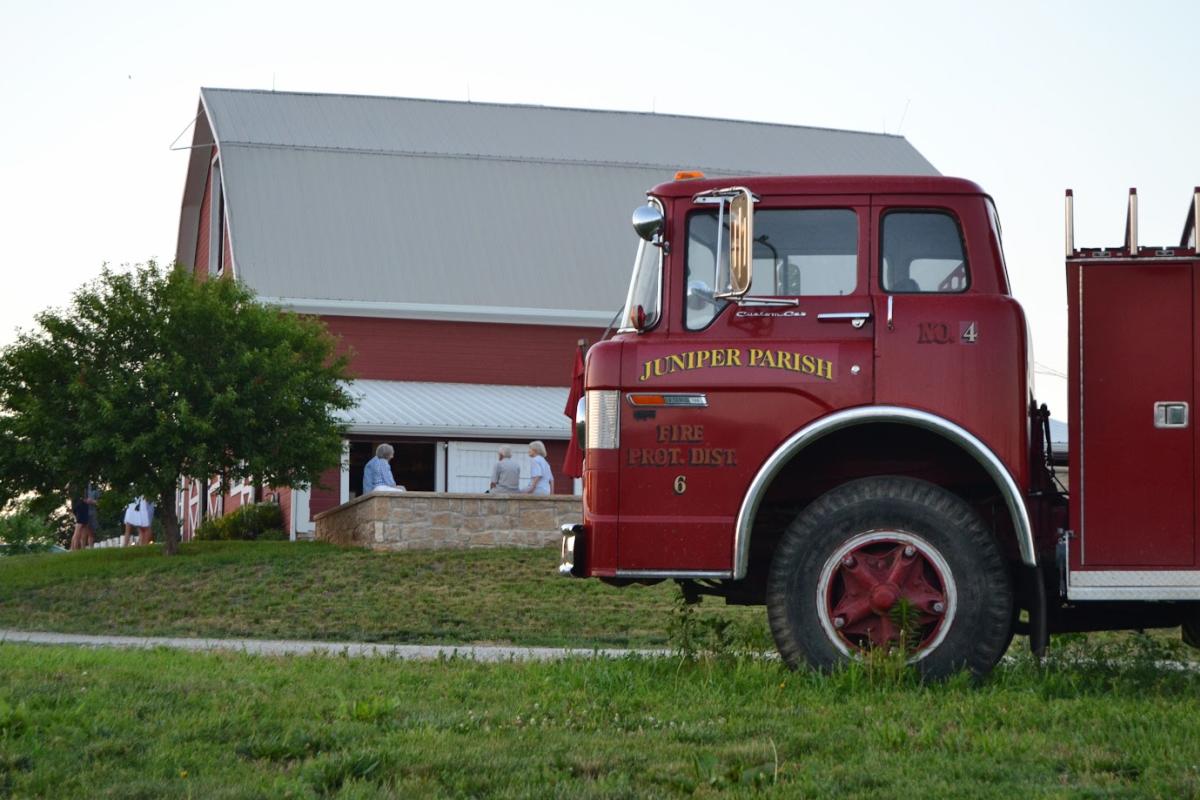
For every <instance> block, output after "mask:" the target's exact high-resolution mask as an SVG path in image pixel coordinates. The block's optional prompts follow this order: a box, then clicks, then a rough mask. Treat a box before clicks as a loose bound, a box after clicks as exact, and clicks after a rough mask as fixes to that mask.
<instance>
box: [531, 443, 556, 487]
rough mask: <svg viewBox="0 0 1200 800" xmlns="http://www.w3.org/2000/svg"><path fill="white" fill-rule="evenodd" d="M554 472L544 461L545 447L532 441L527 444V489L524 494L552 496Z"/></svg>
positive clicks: (548, 463)
mask: <svg viewBox="0 0 1200 800" xmlns="http://www.w3.org/2000/svg"><path fill="white" fill-rule="evenodd" d="M553 492H554V472H553V471H551V469H550V462H548V461H546V445H544V444H542V443H541V442H538V441H534V442H530V443H529V488H528V489H526V490H525V493H526V494H552V493H553Z"/></svg>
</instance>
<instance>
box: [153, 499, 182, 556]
mask: <svg viewBox="0 0 1200 800" xmlns="http://www.w3.org/2000/svg"><path fill="white" fill-rule="evenodd" d="M158 507H159V508H160V509H161V510H162V522H163V555H164V556H173V555H176V554H178V553H179V515H178V514H176V513H175V486H174V485H172V486H171V488H170V489H164V490H163V493H162V495H161V496H160V497H159V503H158Z"/></svg>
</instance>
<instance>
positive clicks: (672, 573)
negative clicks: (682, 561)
mask: <svg viewBox="0 0 1200 800" xmlns="http://www.w3.org/2000/svg"><path fill="white" fill-rule="evenodd" d="M617 577H618V578H685V579H686V578H692V579H702V578H732V577H733V573H731V572H730V571H729V570H707V569H619V570H617Z"/></svg>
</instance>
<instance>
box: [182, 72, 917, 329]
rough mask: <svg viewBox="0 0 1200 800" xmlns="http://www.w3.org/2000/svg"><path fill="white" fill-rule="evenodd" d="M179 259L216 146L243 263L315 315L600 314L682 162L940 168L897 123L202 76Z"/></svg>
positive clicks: (833, 169)
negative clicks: (870, 124) (256, 85)
mask: <svg viewBox="0 0 1200 800" xmlns="http://www.w3.org/2000/svg"><path fill="white" fill-rule="evenodd" d="M200 99H201V112H202V113H201V114H200V117H199V118H198V119H197V123H196V129H195V133H194V139H193V145H199V146H198V147H194V149H193V150H192V159H191V163H190V164H189V173H188V182H187V186H186V187H185V193H184V202H183V213H182V215H181V220H180V236H179V245H178V252H177V258H178V259H179V261H180V262H181V263H184V264H190V263H191V261H192V260H193V259H194V253H195V245H196V228H197V226H198V219H199V206H200V203H201V196H202V194H203V187H204V177H205V175H206V174H207V171H208V163H209V158H210V156H211V149H210V148H209V147H205V146H204V145H208V144H210V143H214V142H215V143H216V144H217V145H218V148H219V153H220V159H221V169H222V176H223V185H224V191H225V201H226V208H227V213H228V215H229V234H230V240H231V242H232V245H233V254H234V270H235V273H236V274H237V275H238V277H240V278H241V279H242V280H244V281H245V282H246V283H247V284H248V285H249V286H250V287H251V288H252V289H254V290H255V291H256V292H257V293H258V294H259V295H260V296H263V297H264V298H267V299H275V300H278V301H280V302H282V303H284V304H285V305H290V306H293V307H295V308H297V309H299V310H305V311H311V312H316V313H343V314H355V315H379V316H403V317H417V318H421V317H426V318H439V319H496V320H505V321H526V322H544V323H563V324H594V325H603V324H605V323H606V322H607V321H608V319H609V318H610V317H611V316H612V314H613V313H614V311H615V310H616V309H617V307H618V306H619V305H620V304H621V302H622V300H623V299H624V293H625V287H626V282H627V280H628V275H629V271H630V268H631V263H632V258H633V254H634V249H635V245H636V240H635V239H634V236H633V234H632V231H631V230H630V228H629V222H628V219H629V212H630V211H632V209H633V208H634V207H635V206H636V205H638V204H640V203H642V202H644V193H645V191H646V189H648V188H650V187H651V186H653V185H654V184H656V183H660V182H662V181H664V180H669V179H670V178H671V176H672V175H673V173H674V172H675V170H677V169H702V170H704V171H705V172H707V173H708V174H710V175H737V174H743V175H745V174H921V175H936V174H938V173H937V171H936V170H935V169H934V168H933V166H932V165H931V164H930V163H929V162H928V161H927V160H925V158H924V157H923V156H921V154H920V153H918V152H917V151H916V149H915V148H913V147H912V145H910V144H909V143H908V142H907V140H905V139H904V138H902V137H899V136H890V135H884V134H875V133H859V132H852V131H838V130H829V129H822V128H806V127H796V126H788V125H775V124H765V123H754V122H737V121H730V120H718V119H703V118H696V117H682V116H674V115H664V114H646V113H630V112H615V111H586V110H578V109H563V108H546V107H540V106H515V105H496V104H488V103H461V102H447V101H434V100H413V99H403V98H388V97H361V96H347V95H317V94H293V93H282V92H280V93H276V92H264V91H240V90H228V89H202V90H201V98H200Z"/></svg>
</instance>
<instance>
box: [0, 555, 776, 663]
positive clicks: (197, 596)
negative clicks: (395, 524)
mask: <svg viewBox="0 0 1200 800" xmlns="http://www.w3.org/2000/svg"><path fill="white" fill-rule="evenodd" d="M557 564H558V551H557V549H544V550H528V549H526V550H517V549H504V550H473V551H461V550H459V551H448V550H443V551H436V552H435V551H422V552H409V553H374V552H369V551H366V550H349V549H341V548H338V547H334V546H331V545H325V544H319V543H291V542H200V543H194V544H187V545H184V546H183V550H182V554H181V555H180V556H178V557H176V558H164V557H163V556H162V554H161V552H160V551H159V549H158V548H157V547H152V548H129V549H124V550H122V549H102V550H90V551H84V552H79V553H65V554H54V555H37V556H17V557H9V558H0V627H6V628H18V629H23V630H46V631H58V632H62V633H108V634H133V635H144V636H166V635H172V636H213V637H218V636H243V637H252V638H280V639H329V640H335V641H371V642H414V643H422V642H425V643H438V642H445V643H463V642H511V643H514V644H522V645H577V646H582V647H593V646H661V645H663V644H664V643H665V642H666V640H667V626H668V622H669V620H670V616H671V610H672V607H673V601H674V598H675V596H676V589H675V587H674V584H672V583H669V582H668V583H663V584H659V585H658V586H653V587H626V588H621V589H618V588H613V587H609V586H605V585H604V584H602V583H600V582H599V581H593V580H567V579H564V578H560V577H558V576H557V574H555V572H554V570H555V567H556V566H557ZM699 614H700V615H701V616H702V617H703V616H706V615H707V616H713V615H718V614H719V615H721V616H722V617H723V618H726V619H730V620H732V622H733V625H734V626H735V627H737V628H738V629H739V631H740V635H742V636H743V638H745V640H746V641H755V642H758V643H760V644H761V646H762V647H763V648H770V647H771V646H772V645H771V641H770V637H769V634H768V633H767V627H766V614H765V612H764V611H763V609H761V608H729V607H726V606H725V605H724V603H723V602H721V601H720V600H713V599H709V600H707V601H705V602H704V603H703V604H702V605H701V606H700V609H699Z"/></svg>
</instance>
